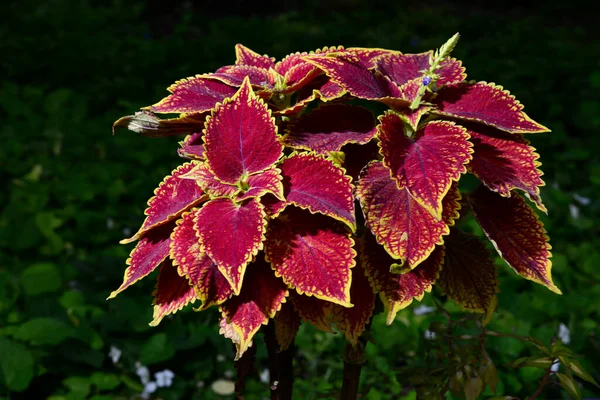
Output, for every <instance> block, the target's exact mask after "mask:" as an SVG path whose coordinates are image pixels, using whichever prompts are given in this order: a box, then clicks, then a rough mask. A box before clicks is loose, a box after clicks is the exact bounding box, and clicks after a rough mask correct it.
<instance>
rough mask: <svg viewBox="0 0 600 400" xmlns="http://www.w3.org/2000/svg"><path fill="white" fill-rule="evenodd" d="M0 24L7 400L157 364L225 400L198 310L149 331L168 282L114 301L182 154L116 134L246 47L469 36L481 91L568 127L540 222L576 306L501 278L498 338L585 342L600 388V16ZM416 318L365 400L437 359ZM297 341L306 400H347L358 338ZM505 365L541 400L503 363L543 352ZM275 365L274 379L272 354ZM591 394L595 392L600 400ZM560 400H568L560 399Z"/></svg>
mask: <svg viewBox="0 0 600 400" xmlns="http://www.w3.org/2000/svg"><path fill="white" fill-rule="evenodd" d="M2 14H3V16H2V17H1V18H2V23H1V25H0V143H1V144H0V149H1V150H0V171H1V172H2V173H1V174H0V182H1V184H2V186H1V189H2V190H1V191H0V399H5V398H6V399H8V398H10V399H46V398H51V399H53V400H59V399H68V400H75V399H94V400H103V399H115V398H118V399H120V398H122V399H127V398H134V396H135V395H136V394H139V393H142V392H143V390H144V389H143V387H144V385H143V382H142V381H141V379H140V377H139V376H138V375H136V368H137V367H139V366H140V365H144V366H147V367H148V368H149V370H150V372H151V374H154V373H156V372H159V371H162V370H165V369H169V370H171V371H173V372H174V374H175V377H174V378H173V383H172V385H170V386H169V387H163V388H159V389H158V390H157V392H155V393H154V394H153V395H152V396H156V397H155V398H165V399H180V398H181V399H188V398H190V399H191V398H193V399H211V398H228V397H227V396H225V397H223V396H220V395H218V394H216V393H215V392H214V391H213V389H211V384H212V383H213V382H214V381H216V380H218V379H226V380H227V379H231V372H232V371H233V363H232V362H231V361H230V360H231V359H232V352H231V348H230V346H231V344H230V343H229V342H228V341H227V340H226V339H223V338H221V337H219V336H218V333H217V331H218V330H217V328H216V314H215V313H211V312H207V313H204V314H197V313H192V312H190V310H187V311H183V312H180V313H178V314H176V315H175V316H174V317H173V318H168V319H165V321H163V323H162V324H161V325H160V326H159V327H158V328H150V327H149V326H148V325H147V324H148V322H149V321H150V319H151V318H150V317H151V306H150V304H151V301H152V296H151V292H152V288H153V282H152V278H150V279H147V280H145V281H144V282H141V283H140V284H139V285H136V287H133V288H130V289H128V290H127V291H126V292H125V293H123V294H121V295H119V296H118V297H117V299H115V300H111V301H108V302H107V301H105V300H104V299H105V298H106V297H107V296H108V294H109V293H110V292H111V291H112V290H114V289H115V288H116V287H118V285H119V284H120V281H121V278H122V274H123V270H124V268H125V264H124V261H125V259H126V258H127V254H128V252H129V251H130V250H131V246H120V245H118V241H119V240H120V239H122V238H123V237H127V236H128V235H129V233H131V232H132V231H134V230H136V229H137V227H138V226H139V225H140V224H141V222H142V220H143V215H142V212H143V209H144V207H145V204H146V201H147V199H148V198H149V197H150V196H151V195H152V190H153V189H154V188H155V187H156V185H157V184H158V182H159V181H160V180H161V179H162V178H163V177H164V176H165V175H166V174H168V173H169V172H170V171H171V170H172V169H173V168H174V167H176V166H177V165H178V164H179V163H180V160H179V159H178V157H177V155H176V148H177V144H176V140H175V139H148V138H142V137H138V136H136V135H135V134H134V133H131V132H119V133H118V134H117V135H116V136H114V137H113V136H111V124H112V122H113V121H115V120H116V119H117V118H119V117H121V116H123V115H127V114H132V113H133V112H134V111H136V110H137V109H138V108H139V107H141V106H146V105H149V104H153V103H155V102H156V101H158V100H160V99H161V98H162V97H164V96H165V95H166V91H165V89H166V87H167V86H168V85H170V84H171V83H172V82H174V81H175V80H177V79H180V78H183V77H187V76H192V75H194V74H198V73H204V72H210V71H214V70H215V69H216V68H218V67H220V66H222V65H226V64H232V63H233V62H234V59H235V54H234V48H233V46H234V45H235V44H236V43H243V44H244V45H246V46H248V47H250V48H252V49H254V50H256V51H257V52H259V53H261V54H262V53H267V54H269V55H271V56H274V57H276V58H278V59H280V58H282V57H283V56H285V55H286V54H289V53H291V52H295V51H303V50H314V49H316V48H320V47H323V46H331V45H344V46H346V47H352V46H361V47H382V48H390V49H398V50H401V51H403V52H406V53H411V52H414V53H417V52H423V51H426V50H429V49H432V48H436V47H438V46H440V45H441V44H442V43H444V42H445V40H446V39H447V38H448V37H450V36H451V35H453V34H454V33H455V32H460V33H461V35H462V38H461V41H460V43H459V45H458V47H457V48H456V50H455V52H454V55H455V56H456V57H458V58H459V59H461V60H463V65H465V66H466V68H467V73H468V75H469V79H475V80H485V81H489V82H496V83H498V84H501V85H503V86H504V87H505V88H506V89H508V90H510V91H511V93H512V94H514V95H515V96H516V97H517V99H519V100H520V101H521V102H522V103H523V104H525V105H526V108H525V111H526V112H527V113H528V114H529V115H530V116H531V117H532V118H534V119H535V120H537V121H539V122H540V123H542V124H543V125H545V126H548V127H550V129H552V133H549V134H542V135H530V136H529V137H528V138H530V140H531V141H532V143H533V145H534V146H535V147H536V148H537V149H538V151H539V153H540V154H541V156H542V157H541V161H542V162H543V164H544V165H543V167H542V168H543V170H544V172H545V176H544V178H545V181H546V184H547V186H546V187H544V188H543V192H542V195H543V197H544V201H545V204H546V206H547V208H548V209H549V215H548V216H544V217H543V220H544V222H545V223H546V227H547V228H548V231H549V234H550V236H551V238H552V245H553V247H554V250H553V253H554V259H553V261H554V268H553V273H554V276H555V281H556V283H557V285H558V286H559V287H560V288H561V289H562V291H563V292H564V295H563V296H556V295H554V294H552V293H550V292H549V291H547V290H546V289H544V288H542V287H539V285H535V284H533V283H531V282H529V281H525V280H522V279H518V278H517V276H516V275H515V274H514V273H513V272H512V271H510V270H509V268H506V267H503V268H501V269H500V270H501V272H500V280H501V289H502V292H501V293H500V295H499V301H500V303H499V310H500V311H499V312H498V314H497V315H496V316H495V318H494V322H493V323H492V324H493V325H492V326H493V327H494V329H496V330H499V331H503V332H515V333H518V334H522V335H532V336H534V337H537V338H539V339H540V340H542V341H544V342H548V341H549V340H550V339H551V338H552V337H553V336H555V335H556V334H557V332H558V327H559V324H564V325H565V326H566V327H567V328H568V329H569V330H570V343H569V346H570V347H571V348H572V349H573V350H574V351H576V352H577V353H579V354H581V355H582V356H583V361H582V363H583V364H584V366H585V367H586V368H587V369H588V371H589V372H590V373H591V374H592V375H593V376H594V377H595V378H596V380H600V379H599V378H600V362H599V361H598V360H599V359H600V342H599V338H598V333H599V332H600V330H599V325H598V319H599V317H600V315H599V311H598V310H600V252H599V250H598V248H599V245H600V237H599V235H598V233H599V227H598V222H599V221H600V220H599V218H598V217H599V216H600V201H599V200H598V196H599V194H600V157H599V156H598V153H597V149H598V148H599V146H600V133H599V128H600V96H598V90H599V89H600V40H599V39H600V35H599V30H598V21H597V18H596V15H595V13H594V12H592V11H591V10H590V9H588V8H586V7H584V6H579V5H578V3H577V2H564V1H548V2H545V3H544V5H543V7H542V6H541V3H540V4H535V5H534V4H531V5H523V4H521V5H516V4H514V5H512V4H511V3H500V2H498V3H494V4H490V5H487V4H484V3H482V2H469V1H428V2H403V1H394V2H391V1H379V0H370V1H366V0H335V1H317V0H309V1H300V0H295V1H293V0H290V1H272V0H269V1H261V2H258V1H256V2H250V1H241V0H235V1H229V2H224V1H213V0H210V1H196V2H193V1H170V2H164V1H156V0H155V1H139V0H132V1H116V0H115V1H93V0H87V1H83V0H82V1H75V0H71V1H69V0H54V1H33V0H21V1H11V2H9V3H8V4H6V5H4V7H3V11H2ZM425 302H426V304H431V303H427V300H426V301H425ZM399 315H400V317H399V321H397V323H396V324H394V325H393V326H391V327H388V328H385V327H384V326H383V321H379V322H377V321H376V324H375V325H377V326H376V327H375V328H374V331H375V336H376V338H377V339H378V344H377V346H372V347H370V349H369V369H368V370H367V371H365V373H364V376H363V386H364V387H368V388H370V391H369V394H368V395H367V397H366V398H369V399H388V398H407V399H410V398H414V397H412V396H413V395H414V392H412V391H411V390H412V388H411V387H410V385H404V386H403V385H402V383H403V382H402V380H401V379H400V380H397V378H396V371H397V369H398V368H399V367H400V366H403V365H406V364H410V362H413V361H415V360H417V361H418V360H422V359H423V357H424V354H425V351H426V348H427V343H424V340H423V332H424V331H425V329H426V328H427V327H428V326H429V324H430V323H431V321H432V320H433V319H435V316H433V315H431V316H415V315H414V314H413V313H412V311H411V309H409V310H406V311H403V312H401V313H400V314H399ZM494 324H495V325H494ZM338 336H339V335H338ZM297 344H298V347H299V348H300V351H299V355H298V362H297V365H296V368H297V371H296V374H297V375H298V376H299V381H298V382H297V384H296V391H297V392H296V393H297V396H298V398H314V397H316V396H317V394H323V393H327V392H328V391H329V390H332V389H334V390H335V389H337V388H339V385H340V382H341V374H342V371H341V366H340V359H339V354H340V351H341V348H342V347H343V341H342V338H341V337H329V336H324V335H322V334H321V333H319V332H316V331H314V330H312V329H310V328H303V330H302V331H301V334H300V336H299V338H298V340H297ZM113 347H114V348H116V349H118V350H119V351H120V352H121V356H120V358H119V360H118V361H116V362H113V359H111V357H110V356H109V352H110V351H111V348H113ZM489 351H490V353H491V354H492V358H493V359H494V361H496V363H497V365H498V368H499V369H500V373H501V375H500V378H501V385H500V386H499V393H498V394H502V395H514V396H519V397H521V398H523V397H524V396H526V395H530V394H531V393H532V392H533V391H534V390H535V388H536V387H537V383H538V381H539V378H540V376H541V374H540V373H539V371H538V370H534V369H521V370H512V369H509V368H507V367H505V366H504V365H505V364H506V363H508V362H510V361H512V360H514V359H516V358H518V357H521V356H526V355H529V354H530V352H531V349H529V348H526V347H525V346H524V345H522V344H521V343H515V342H509V341H497V342H490V343H489ZM113 354H115V353H114V350H113ZM258 357H259V362H261V363H262V365H266V364H265V363H264V357H265V355H264V352H263V351H262V350H261V349H260V348H259V353H258ZM223 360H225V361H223ZM136 363H138V364H136ZM136 365H137V367H136ZM258 372H260V370H259V371H257V373H258ZM325 378H328V379H325ZM150 379H151V380H153V381H156V378H155V377H154V376H153V375H152V376H151V377H150ZM592 389H593V388H592V386H590V385H587V384H586V385H584V393H585V394H586V395H587V396H588V397H590V398H591V397H594V395H596V396H599V395H600V392H599V391H598V389H595V390H596V391H595V392H594V391H593V390H592ZM248 390H249V393H250V394H251V395H253V396H256V397H255V398H260V396H264V395H265V394H266V391H267V387H266V385H265V384H263V383H261V382H260V379H259V378H258V377H255V378H254V379H253V380H251V381H250V382H249V386H248ZM545 393H546V394H547V396H548V397H547V398H566V397H564V395H563V394H560V391H559V390H558V389H557V388H552V387H551V388H550V389H548V391H547V392H545ZM489 394H490V396H488V397H491V396H492V395H491V392H489ZM2 396H4V397H2ZM50 396H54V397H50ZM403 396H406V397H403ZM561 396H562V397H561ZM249 398H254V397H249ZM323 398H329V397H326V396H325V397H323Z"/></svg>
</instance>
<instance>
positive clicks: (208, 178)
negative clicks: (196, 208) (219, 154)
mask: <svg viewBox="0 0 600 400" xmlns="http://www.w3.org/2000/svg"><path fill="white" fill-rule="evenodd" d="M181 179H190V180H193V181H195V182H196V184H197V185H198V186H199V187H200V188H202V190H203V191H204V193H206V194H207V195H209V196H210V197H213V198H214V197H233V196H234V195H235V194H236V193H237V192H239V191H240V188H239V186H237V185H231V184H228V183H223V182H221V181H220V180H218V179H217V177H216V176H215V173H214V172H212V171H211V170H210V167H209V165H208V163H207V162H196V163H194V168H192V169H191V170H190V172H188V173H186V174H185V175H182V176H181Z"/></svg>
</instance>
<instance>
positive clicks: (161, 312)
mask: <svg viewBox="0 0 600 400" xmlns="http://www.w3.org/2000/svg"><path fill="white" fill-rule="evenodd" d="M153 294H154V302H153V304H154V315H153V319H152V322H150V326H158V324H159V323H160V321H162V319H163V318H164V317H165V316H167V315H169V314H173V313H176V312H177V311H179V310H181V309H182V308H183V307H185V306H186V305H188V304H190V303H194V302H195V301H196V291H195V290H194V288H193V287H192V286H191V285H190V283H189V281H188V280H187V279H186V278H185V277H182V276H180V275H179V274H178V273H177V268H176V267H174V266H173V264H172V262H171V259H169V258H167V259H166V260H165V261H164V262H163V264H162V266H161V267H160V272H159V274H158V282H157V283H156V290H155V291H154V293H153Z"/></svg>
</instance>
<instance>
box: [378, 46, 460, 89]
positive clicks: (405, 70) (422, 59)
mask: <svg viewBox="0 0 600 400" xmlns="http://www.w3.org/2000/svg"><path fill="white" fill-rule="evenodd" d="M432 60H433V52H432V51H428V52H425V53H420V54H399V53H389V54H385V55H382V56H380V57H378V58H377V59H376V60H375V63H376V68H377V70H378V71H379V72H381V73H382V74H384V75H385V76H388V77H389V78H390V79H391V80H392V81H393V82H395V83H396V84H397V85H398V86H402V85H404V84H406V83H407V82H409V81H411V80H413V79H416V78H420V80H422V78H424V76H425V72H427V71H428V70H429V69H430V68H431V62H432ZM435 73H436V74H438V75H439V78H438V80H437V84H438V86H442V85H453V84H457V83H460V82H462V81H464V80H465V79H466V77H467V74H465V68H464V67H463V66H462V63H461V62H460V61H458V60H456V59H454V58H447V59H446V60H444V61H442V62H441V63H440V64H439V66H438V68H437V70H436V71H435Z"/></svg>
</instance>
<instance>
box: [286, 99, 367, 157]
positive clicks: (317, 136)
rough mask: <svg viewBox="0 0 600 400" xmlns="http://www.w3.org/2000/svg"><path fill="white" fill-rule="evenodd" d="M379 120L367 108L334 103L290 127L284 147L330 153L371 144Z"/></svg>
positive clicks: (305, 116)
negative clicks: (348, 147)
mask: <svg viewBox="0 0 600 400" xmlns="http://www.w3.org/2000/svg"><path fill="white" fill-rule="evenodd" d="M376 133H377V130H376V129H375V118H374V117H373V113H372V112H371V111H369V110H367V109H366V108H363V107H357V106H350V105H346V104H331V105H325V106H321V107H319V108H317V109H316V110H314V111H313V112H311V113H310V114H304V115H302V116H301V117H300V118H298V119H297V120H295V121H294V123H292V124H290V125H288V127H287V128H286V134H285V136H284V137H283V144H284V145H286V146H287V147H291V148H294V149H304V150H311V151H315V152H317V153H320V154H326V153H327V152H330V151H338V150H340V149H341V148H342V146H344V145H345V144H347V143H358V144H365V143H368V142H369V141H370V140H371V139H373V137H374V136H375V134H376Z"/></svg>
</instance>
